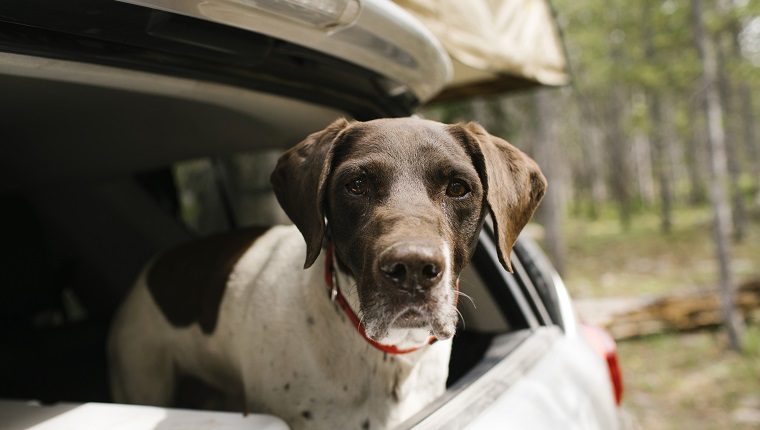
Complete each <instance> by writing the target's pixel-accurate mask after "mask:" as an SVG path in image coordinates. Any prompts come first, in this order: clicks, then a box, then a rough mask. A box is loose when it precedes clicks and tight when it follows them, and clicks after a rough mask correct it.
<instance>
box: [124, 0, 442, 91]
mask: <svg viewBox="0 0 760 430" xmlns="http://www.w3.org/2000/svg"><path fill="white" fill-rule="evenodd" d="M122 1H126V2H128V3H133V4H138V5H142V6H146V7H150V8H155V9H161V10H165V11H169V12H173V13H179V14H183V15H187V16H192V17H194V18H200V19H204V20H209V21H213V22H217V23H220V24H224V25H230V26H235V27H238V28H242V29H246V30H251V31H255V32H257V33H262V34H266V35H269V36H273V37H276V38H278V39H282V40H287V41H290V42H293V43H298V44H300V45H303V46H307V47H309V48H311V49H315V50H317V51H321V52H329V53H330V54H331V55H334V56H337V57H339V58H342V59H344V60H347V61H350V62H352V63H355V64H357V65H359V66H362V67H364V68H367V69H370V70H374V71H376V72H378V73H380V74H382V75H383V76H386V77H388V81H387V83H386V85H387V90H388V91H390V92H394V91H404V89H403V88H401V87H400V86H404V85H406V86H408V87H410V88H411V89H412V91H413V92H414V94H415V95H416V96H417V98H418V99H419V100H420V101H422V102H425V101H427V100H429V99H430V98H432V97H433V96H434V95H435V94H437V93H438V91H440V90H441V89H442V88H443V86H444V85H445V84H446V83H447V82H448V81H449V80H451V76H452V65H451V61H450V60H449V57H448V55H447V54H446V52H445V51H444V49H443V47H442V46H441V45H440V43H439V42H438V40H437V39H436V38H435V37H434V36H433V35H432V34H431V33H430V32H429V31H428V30H427V28H425V27H424V26H423V25H422V24H421V23H420V22H419V21H417V20H416V19H414V18H412V17H411V16H410V15H409V14H408V13H407V12H405V11H404V10H403V9H401V8H400V7H398V6H396V5H395V4H393V3H391V2H389V1H387V0H361V1H359V0H353V1H355V2H356V4H357V5H358V6H357V7H358V9H359V11H358V14H357V17H356V19H355V21H351V22H349V23H344V24H343V25H340V26H335V27H329V28H321V27H318V26H312V25H304V24H303V22H299V21H297V20H294V19H288V18H286V17H284V16H282V15H279V16H278V15H275V14H272V13H267V12H265V11H263V10H262V9H261V8H258V7H256V4H257V3H264V4H266V3H267V2H256V1H248V2H246V1H237V0H213V1H208V0H181V1H175V0H122ZM350 2H351V1H349V3H350ZM293 3H298V2H293ZM303 3H304V4H308V3H309V2H303Z"/></svg>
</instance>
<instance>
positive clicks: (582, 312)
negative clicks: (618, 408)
mask: <svg viewBox="0 0 760 430" xmlns="http://www.w3.org/2000/svg"><path fill="white" fill-rule="evenodd" d="M575 304H576V310H577V312H578V314H579V316H580V318H581V320H582V321H586V322H589V323H591V324H596V325H599V326H601V327H604V328H606V329H607V330H608V331H609V332H610V334H611V335H612V336H613V337H614V338H615V339H626V338H631V337H638V336H645V335H650V334H655V333H661V332H666V331H689V330H696V329H700V328H707V327H716V326H719V325H720V324H722V322H723V316H722V314H721V312H720V297H719V295H718V291H717V289H715V290H696V291H688V292H680V293H674V294H668V295H663V296H656V297H649V298H611V299H610V298H601V299H579V300H575ZM736 306H737V309H738V310H739V311H740V312H741V314H742V316H743V317H744V318H745V320H747V321H750V322H757V323H760V279H755V280H751V281H748V282H744V283H742V284H741V285H740V286H739V287H738V288H737V291H736Z"/></svg>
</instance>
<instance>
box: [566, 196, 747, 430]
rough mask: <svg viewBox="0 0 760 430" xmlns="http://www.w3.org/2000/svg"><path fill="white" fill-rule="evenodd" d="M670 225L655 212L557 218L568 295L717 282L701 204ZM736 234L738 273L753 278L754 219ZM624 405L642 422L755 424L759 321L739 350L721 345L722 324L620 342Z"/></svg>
mask: <svg viewBox="0 0 760 430" xmlns="http://www.w3.org/2000/svg"><path fill="white" fill-rule="evenodd" d="M673 220H674V223H673V228H672V231H671V233H670V234H668V235H664V234H662V233H661V231H660V228H659V219H658V217H657V214H641V215H636V216H634V217H633V218H632V219H631V224H630V227H629V229H628V230H627V231H624V230H623V229H622V228H621V226H620V223H619V221H618V220H617V219H616V218H615V217H614V216H611V215H608V216H606V217H605V216H603V217H601V218H600V219H599V220H596V221H588V220H584V219H576V218H570V220H568V221H567V223H566V225H565V226H564V232H565V238H566V243H565V245H566V249H567V253H566V262H565V266H566V267H567V270H566V273H564V276H563V277H564V280H565V283H566V284H567V287H568V290H569V291H570V294H571V295H572V296H573V297H575V298H585V299H589V298H595V297H605V298H610V297H636V296H651V295H659V294H667V293H672V292H680V291H688V290H693V289H705V288H717V287H716V285H717V265H716V263H715V256H714V255H715V250H714V246H713V242H712V233H711V228H710V212H709V209H707V208H702V209H682V210H679V211H677V212H676V213H675V214H674V217H673ZM749 227H750V228H749V229H748V231H747V234H746V236H745V238H744V240H743V241H742V242H738V243H734V244H733V246H732V253H731V271H732V274H733V276H734V281H735V282H736V283H741V282H744V281H747V280H749V279H757V278H760V221H757V220H756V221H754V222H753V223H751V224H750V226H749ZM618 348H619V360H620V364H621V368H622V373H623V379H624V384H625V393H624V400H623V405H624V407H625V408H626V410H627V411H628V412H629V413H630V414H631V415H632V418H633V421H634V423H635V424H637V428H641V429H647V430H649V429H655V430H657V429H760V327H758V326H748V327H747V331H746V334H745V351H744V352H743V353H742V354H739V353H734V352H730V351H728V349H727V341H726V336H725V334H724V333H723V331H722V330H717V329H716V330H701V331H695V332H690V333H662V334H657V335H651V336H646V337H641V338H637V339H630V340H625V341H619V342H618Z"/></svg>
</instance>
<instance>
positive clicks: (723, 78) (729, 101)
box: [714, 37, 747, 242]
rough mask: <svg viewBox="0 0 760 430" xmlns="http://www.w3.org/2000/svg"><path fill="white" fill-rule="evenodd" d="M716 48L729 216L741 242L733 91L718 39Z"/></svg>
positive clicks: (742, 211)
mask: <svg viewBox="0 0 760 430" xmlns="http://www.w3.org/2000/svg"><path fill="white" fill-rule="evenodd" d="M714 45H715V47H716V50H715V51H716V69H717V70H716V75H717V80H718V89H719V94H720V98H721V102H722V105H723V106H724V107H725V109H726V113H727V115H726V119H728V121H726V127H725V135H726V136H725V146H726V161H727V163H728V176H729V179H730V183H731V214H732V216H733V217H732V221H733V223H732V225H733V233H734V240H736V241H737V242H741V241H742V240H743V239H744V236H745V235H746V231H747V211H746V208H745V206H744V198H743V197H742V192H741V188H740V186H739V177H740V176H741V165H740V163H739V159H738V157H737V149H738V148H737V145H736V142H737V135H738V134H739V133H738V132H737V131H738V130H737V125H738V122H737V117H738V116H739V115H736V114H735V112H736V109H735V107H734V97H733V96H734V91H733V88H732V86H731V82H730V80H729V77H728V74H727V73H726V68H725V67H724V66H723V65H724V64H725V63H726V55H725V52H724V47H723V44H722V43H721V40H720V37H718V39H717V43H714Z"/></svg>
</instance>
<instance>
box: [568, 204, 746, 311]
mask: <svg viewBox="0 0 760 430" xmlns="http://www.w3.org/2000/svg"><path fill="white" fill-rule="evenodd" d="M673 219H674V222H673V228H672V231H671V232H670V233H669V234H663V233H661V231H660V226H659V217H658V215H657V214H656V213H645V214H639V215H636V216H635V217H634V218H633V219H632V221H631V225H630V228H629V229H628V230H627V231H624V230H623V228H622V227H621V225H620V222H619V221H618V219H617V218H615V217H614V216H610V215H607V216H603V217H601V219H599V220H597V221H593V222H589V221H588V220H583V219H577V218H573V219H569V220H568V221H567V222H566V223H565V225H564V226H563V231H564V233H565V237H566V244H567V250H566V264H565V267H566V268H567V269H566V273H564V274H563V275H564V276H563V277H564V279H565V283H566V284H567V286H568V289H569V290H570V292H571V294H573V295H574V296H575V297H610V296H630V295H649V294H663V293H668V292H673V291H677V290H684V289H691V288H714V287H716V286H717V279H718V275H717V273H718V267H717V264H716V258H715V246H714V244H713V240H712V228H711V214H710V211H709V209H708V208H688V209H679V210H678V211H677V212H676V213H675V214H674V216H673ZM757 262H760V223H758V222H753V223H750V225H749V228H748V231H747V235H746V237H745V238H744V240H743V241H742V242H740V243H734V244H732V250H731V272H732V274H733V276H734V280H735V281H737V282H741V281H743V280H746V279H748V278H753V277H760V264H757Z"/></svg>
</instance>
